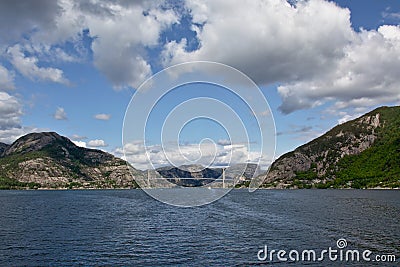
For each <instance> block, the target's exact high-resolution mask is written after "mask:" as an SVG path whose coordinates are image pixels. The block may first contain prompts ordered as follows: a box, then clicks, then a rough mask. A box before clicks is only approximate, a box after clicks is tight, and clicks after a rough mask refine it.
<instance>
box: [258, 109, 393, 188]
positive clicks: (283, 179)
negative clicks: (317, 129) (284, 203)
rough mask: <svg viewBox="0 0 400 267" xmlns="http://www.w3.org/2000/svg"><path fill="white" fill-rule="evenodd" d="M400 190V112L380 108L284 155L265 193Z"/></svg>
mask: <svg viewBox="0 0 400 267" xmlns="http://www.w3.org/2000/svg"><path fill="white" fill-rule="evenodd" d="M399 185H400V107H381V108H378V109H376V110H374V111H372V112H369V113H367V114H365V115H364V116H361V117H359V118H357V119H355V120H352V121H349V122H346V123H343V124H341V125H338V126H336V127H334V128H333V129H331V130H330V131H328V132H327V133H326V134H324V135H322V136H321V137H319V138H317V139H315V140H313V141H311V142H309V143H307V144H305V145H303V146H300V147H299V148H297V149H295V150H294V151H292V152H289V153H287V154H285V155H282V156H281V157H280V158H279V159H277V160H276V161H275V162H274V163H273V164H272V166H271V168H270V171H269V173H268V174H267V175H266V176H265V181H264V184H263V186H264V187H277V188H311V187H317V188H327V187H335V188H343V187H354V188H364V187H377V186H380V187H398V186H399Z"/></svg>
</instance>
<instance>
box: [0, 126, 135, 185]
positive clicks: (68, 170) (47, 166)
mask: <svg viewBox="0 0 400 267" xmlns="http://www.w3.org/2000/svg"><path fill="white" fill-rule="evenodd" d="M130 171H131V172H132V173H134V174H136V175H142V173H141V172H140V171H137V170H135V169H133V168H132V167H128V165H127V164H126V162H125V161H123V160H121V159H118V158H116V157H114V156H113V155H111V154H108V153H106V152H103V151H100V150H94V149H86V148H82V147H78V146H76V145H75V144H74V143H72V142H71V141H70V140H69V139H68V138H66V137H63V136H60V135H58V134H57V133H54V132H48V133H31V134H28V135H25V136H23V137H21V138H19V139H18V140H17V141H15V142H14V143H13V144H11V145H10V146H7V147H6V148H5V149H4V151H3V152H2V154H1V157H0V187H1V188H3V189H4V188H19V187H31V188H32V187H33V188H36V187H50V188H74V187H83V188H114V187H118V188H120V187H136V186H137V185H136V183H135V182H134V180H133V177H132V175H131V173H130Z"/></svg>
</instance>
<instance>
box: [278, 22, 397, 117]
mask: <svg viewBox="0 0 400 267" xmlns="http://www.w3.org/2000/svg"><path fill="white" fill-rule="evenodd" d="M356 37H357V38H355V39H354V40H353V42H352V43H351V44H349V45H348V46H346V47H345V48H344V51H345V56H344V57H341V58H340V59H339V60H338V62H337V64H336V66H335V68H332V69H331V70H330V71H326V72H325V73H324V74H323V75H321V76H320V77H318V78H313V79H305V80H302V81H297V82H292V83H287V84H284V85H281V86H279V87H278V92H279V93H280V95H281V97H282V99H283V104H282V106H281V107H280V108H281V110H282V111H283V112H284V113H290V112H293V111H295V110H297V109H303V108H310V107H313V106H315V105H320V104H322V103H324V102H327V101H331V100H334V101H335V106H334V107H335V108H337V109H344V108H348V107H356V108H357V107H366V106H367V107H368V106H369V107H370V106H375V105H379V104H381V103H388V102H391V101H399V100H400V91H399V88H400V81H399V79H398V77H399V75H400V72H399V69H400V60H399V55H400V27H399V26H381V27H379V29H378V30H377V31H361V32H360V33H359V34H358V35H357V36H356Z"/></svg>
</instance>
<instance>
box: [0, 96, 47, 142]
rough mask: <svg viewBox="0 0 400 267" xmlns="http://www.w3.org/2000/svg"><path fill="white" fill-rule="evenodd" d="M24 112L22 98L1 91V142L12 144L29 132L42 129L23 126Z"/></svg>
mask: <svg viewBox="0 0 400 267" xmlns="http://www.w3.org/2000/svg"><path fill="white" fill-rule="evenodd" d="M22 114H23V112H22V104H21V103H20V100H19V99H18V98H16V97H15V96H12V95H9V94H8V93H6V92H0V142H2V143H6V144H11V143H12V142H14V141H15V140H16V139H18V138H19V137H21V136H23V135H25V134H27V133H30V132H34V131H40V130H41V129H37V128H34V127H24V126H22V125H21V119H20V117H21V115H22Z"/></svg>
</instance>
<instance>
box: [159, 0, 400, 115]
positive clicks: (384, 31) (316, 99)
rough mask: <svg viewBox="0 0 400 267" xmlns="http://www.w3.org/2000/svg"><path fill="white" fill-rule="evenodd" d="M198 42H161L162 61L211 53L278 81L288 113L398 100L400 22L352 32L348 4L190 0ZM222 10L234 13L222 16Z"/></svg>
mask: <svg viewBox="0 0 400 267" xmlns="http://www.w3.org/2000/svg"><path fill="white" fill-rule="evenodd" d="M186 7H187V9H188V10H189V12H190V14H191V15H192V16H193V25H192V28H193V30H195V31H196V33H197V38H198V41H199V43H200V46H199V49H197V50H194V51H188V46H187V44H188V43H189V41H188V40H187V39H184V38H183V39H182V40H180V41H172V42H169V43H167V44H166V45H165V47H164V51H163V53H162V55H163V63H164V65H165V66H168V65H171V64H174V63H179V62H184V61H190V60H211V61H218V62H222V63H226V64H229V65H232V66H233V67H236V68H238V69H239V70H241V71H243V72H244V73H246V74H247V75H249V76H250V77H251V78H253V79H254V80H255V81H256V82H257V83H259V84H264V85H267V84H271V83H279V84H280V86H279V88H278V92H279V94H280V95H281V98H282V100H283V103H282V105H281V107H280V110H281V111H282V112H283V113H290V112H293V111H296V110H299V109H307V108H312V107H316V106H320V105H322V104H324V103H326V102H329V103H333V105H335V103H336V102H341V103H344V104H345V105H347V107H349V108H360V107H372V106H374V105H382V104H384V103H389V102H398V101H399V100H400V93H399V88H400V80H399V79H398V77H399V71H398V70H399V69H400V60H399V56H398V55H399V54H400V30H399V29H400V28H399V26H388V25H384V26H381V27H380V28H379V29H378V30H376V31H375V30H371V31H365V30H363V31H361V32H355V31H354V30H353V29H352V27H351V22H350V11H349V10H348V9H344V8H341V7H339V6H337V5H336V4H335V3H333V2H331V1H323V0H311V1H297V2H296V4H295V6H291V5H289V4H288V3H287V2H286V1H281V0H270V1H261V0H251V1H250V0H249V1H239V0H236V1H228V2H227V1H223V0H208V1H200V0H189V1H187V2H186ZM226 14H240V15H237V16H233V15H232V16H227V15H226Z"/></svg>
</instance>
